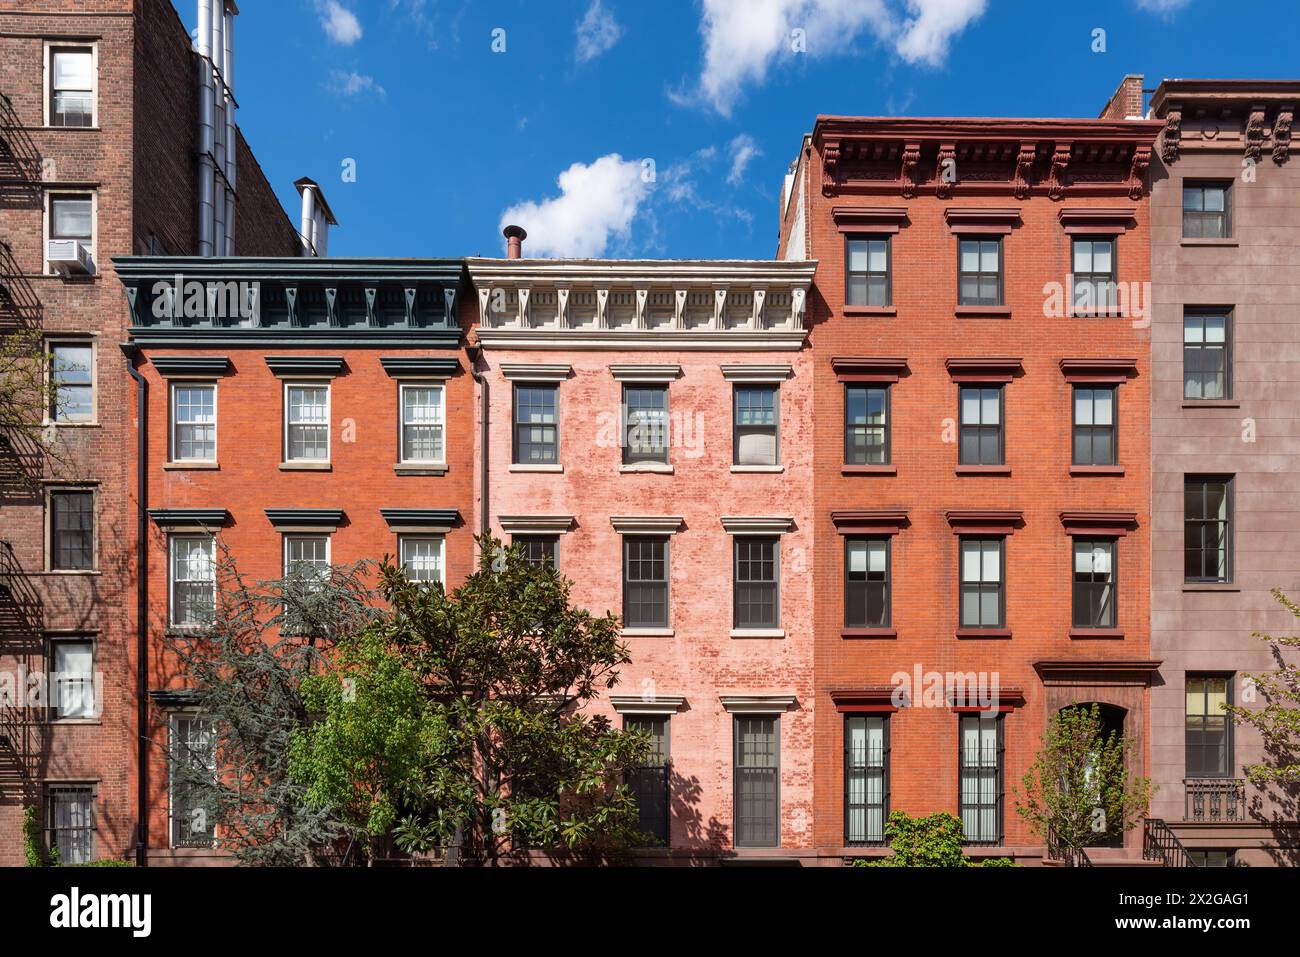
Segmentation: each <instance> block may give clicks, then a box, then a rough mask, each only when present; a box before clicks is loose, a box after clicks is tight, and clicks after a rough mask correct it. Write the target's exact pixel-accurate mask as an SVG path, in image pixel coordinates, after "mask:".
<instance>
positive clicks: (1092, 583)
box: [1073, 538, 1115, 628]
mask: <svg viewBox="0 0 1300 957" xmlns="http://www.w3.org/2000/svg"><path fill="white" fill-rule="evenodd" d="M1073 622H1074V625H1075V627H1077V628H1114V627H1115V540H1114V539H1113V538H1102V539H1085V538H1076V539H1075V540H1074V615H1073Z"/></svg>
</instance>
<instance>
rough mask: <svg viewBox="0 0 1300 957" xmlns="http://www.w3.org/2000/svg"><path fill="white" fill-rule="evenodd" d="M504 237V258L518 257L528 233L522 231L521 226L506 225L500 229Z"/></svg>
mask: <svg viewBox="0 0 1300 957" xmlns="http://www.w3.org/2000/svg"><path fill="white" fill-rule="evenodd" d="M501 232H502V234H504V236H505V237H506V258H507V259H518V258H519V257H520V256H522V255H523V252H524V240H525V239H527V238H528V233H526V232H524V227H522V226H507V227H506V228H505V229H503V230H501Z"/></svg>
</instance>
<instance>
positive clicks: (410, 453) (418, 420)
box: [398, 384, 446, 463]
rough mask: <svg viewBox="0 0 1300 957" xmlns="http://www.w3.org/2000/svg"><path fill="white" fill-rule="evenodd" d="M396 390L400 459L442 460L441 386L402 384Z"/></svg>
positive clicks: (415, 460)
mask: <svg viewBox="0 0 1300 957" xmlns="http://www.w3.org/2000/svg"><path fill="white" fill-rule="evenodd" d="M398 391H399V392H400V393H401V399H402V439H401V441H402V449H401V461H403V462H437V463H441V462H443V461H444V460H445V457H446V453H445V451H444V446H443V391H442V386H440V385H407V384H403V385H401V386H399V387H398Z"/></svg>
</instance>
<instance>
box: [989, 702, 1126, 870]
mask: <svg viewBox="0 0 1300 957" xmlns="http://www.w3.org/2000/svg"><path fill="white" fill-rule="evenodd" d="M1130 744H1131V742H1130V740H1129V738H1128V736H1127V735H1126V734H1124V733H1122V732H1116V731H1112V732H1110V733H1109V734H1106V733H1105V731H1104V728H1103V724H1102V719H1101V709H1100V708H1099V707H1098V706H1097V704H1096V703H1093V704H1091V705H1074V706H1072V707H1069V708H1064V709H1062V710H1061V711H1059V712H1057V713H1056V714H1054V715H1052V716H1051V718H1050V719H1049V720H1048V723H1047V730H1046V731H1045V732H1044V734H1043V744H1042V748H1041V750H1039V752H1038V754H1037V755H1036V756H1035V757H1034V761H1033V764H1031V765H1030V766H1029V769H1028V770H1027V771H1026V772H1025V775H1024V778H1023V779H1022V782H1021V787H1020V788H1019V789H1016V791H1015V800H1016V811H1017V812H1018V813H1019V814H1020V816H1021V817H1022V818H1023V819H1024V820H1025V821H1026V822H1027V823H1028V824H1029V826H1030V827H1031V828H1032V829H1033V830H1034V832H1035V833H1036V834H1038V835H1039V836H1040V837H1042V838H1043V839H1044V840H1045V841H1053V840H1054V841H1056V842H1059V843H1060V844H1062V845H1064V846H1066V847H1069V848H1082V847H1086V846H1088V845H1090V844H1096V843H1099V842H1101V841H1103V840H1105V839H1107V838H1119V837H1122V836H1123V835H1124V833H1125V832H1127V831H1128V830H1129V829H1130V828H1133V827H1135V826H1136V825H1137V824H1138V823H1139V822H1140V821H1141V820H1142V818H1143V817H1144V816H1145V815H1146V812H1147V808H1148V807H1149V805H1150V803H1151V784H1150V781H1149V780H1148V779H1146V778H1142V777H1138V776H1136V775H1134V774H1133V772H1132V771H1131V770H1130V769H1129V767H1128V765H1127V763H1126V761H1125V755H1126V754H1127V753H1128V751H1129V747H1130Z"/></svg>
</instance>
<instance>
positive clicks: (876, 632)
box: [840, 628, 898, 638]
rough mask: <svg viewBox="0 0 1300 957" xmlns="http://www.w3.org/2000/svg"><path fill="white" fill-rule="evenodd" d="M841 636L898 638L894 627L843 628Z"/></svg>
mask: <svg viewBox="0 0 1300 957" xmlns="http://www.w3.org/2000/svg"><path fill="white" fill-rule="evenodd" d="M840 637H841V638H897V637H898V631H897V629H894V628H841V629H840Z"/></svg>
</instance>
